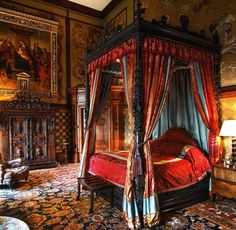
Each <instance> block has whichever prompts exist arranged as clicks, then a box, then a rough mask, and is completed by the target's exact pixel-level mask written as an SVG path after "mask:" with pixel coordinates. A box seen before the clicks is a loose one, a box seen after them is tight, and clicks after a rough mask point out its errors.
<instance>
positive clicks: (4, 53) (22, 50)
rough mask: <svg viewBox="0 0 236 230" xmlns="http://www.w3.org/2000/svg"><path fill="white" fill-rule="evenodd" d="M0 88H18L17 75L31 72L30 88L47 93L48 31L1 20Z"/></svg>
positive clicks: (49, 78) (48, 81) (49, 76)
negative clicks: (13, 24)
mask: <svg viewBox="0 0 236 230" xmlns="http://www.w3.org/2000/svg"><path fill="white" fill-rule="evenodd" d="M0 28H1V29H0V89H17V82H16V81H17V78H16V75H17V74H18V73H20V72H25V73H27V74H29V75H30V90H32V91H41V92H50V87H51V53H50V51H51V47H50V33H47V32H42V31H41V32H39V31H36V30H33V29H30V30H29V29H25V28H22V27H19V28H17V27H16V26H14V27H13V26H12V25H10V24H6V23H0Z"/></svg>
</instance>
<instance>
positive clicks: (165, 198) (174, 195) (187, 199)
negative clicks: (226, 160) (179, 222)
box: [99, 175, 210, 213]
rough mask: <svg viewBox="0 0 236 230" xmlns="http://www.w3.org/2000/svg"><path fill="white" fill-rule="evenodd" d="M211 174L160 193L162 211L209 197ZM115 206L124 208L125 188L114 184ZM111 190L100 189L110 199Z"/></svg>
mask: <svg viewBox="0 0 236 230" xmlns="http://www.w3.org/2000/svg"><path fill="white" fill-rule="evenodd" d="M209 181H210V175H207V176H206V177H205V178H204V179H202V180H200V181H198V182H197V183H195V184H193V185H191V186H189V187H186V188H183V189H178V190H175V191H171V192H164V193H161V194H159V195H158V197H159V204H160V209H161V212H162V213H164V212H169V211H174V210H178V209H181V208H185V207H188V206H190V205H193V204H196V203H199V202H202V201H204V200H208V199H209ZM114 186H115V188H114V206H115V207H116V208H118V209H119V210H122V202H123V191H124V189H123V188H121V187H118V186H116V185H114ZM109 192H110V191H109V190H102V191H100V192H99V193H100V195H101V196H103V197H104V198H105V199H107V200H109V199H110V194H109Z"/></svg>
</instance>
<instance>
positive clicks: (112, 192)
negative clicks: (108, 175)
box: [111, 186, 114, 207]
mask: <svg viewBox="0 0 236 230" xmlns="http://www.w3.org/2000/svg"><path fill="white" fill-rule="evenodd" d="M113 203H114V186H112V187H111V207H113Z"/></svg>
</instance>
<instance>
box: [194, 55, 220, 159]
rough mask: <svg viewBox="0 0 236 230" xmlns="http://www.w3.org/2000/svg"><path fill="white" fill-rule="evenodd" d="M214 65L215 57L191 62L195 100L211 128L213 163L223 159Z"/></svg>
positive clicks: (209, 137) (210, 154)
mask: <svg viewBox="0 0 236 230" xmlns="http://www.w3.org/2000/svg"><path fill="white" fill-rule="evenodd" d="M213 66H214V65H213V57H211V58H210V59H209V60H208V61H207V62H205V63H198V62H191V64H190V67H191V76H192V86H193V93H194V100H195V103H196V105H197V107H198V111H199V112H200V114H201V117H202V120H203V122H204V123H205V125H206V127H207V128H208V129H209V135H208V153H209V159H210V162H211V163H212V164H213V163H215V162H217V161H219V160H220V159H221V148H220V140H219V123H218V119H219V118H218V113H217V105H216V100H215V87H214V78H213V77H214V69H213ZM200 89H202V90H203V93H202V94H200V93H199V92H200ZM204 105H205V106H204Z"/></svg>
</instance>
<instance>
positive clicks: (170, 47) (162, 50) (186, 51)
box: [88, 36, 214, 73]
mask: <svg viewBox="0 0 236 230" xmlns="http://www.w3.org/2000/svg"><path fill="white" fill-rule="evenodd" d="M142 51H143V52H145V53H152V54H163V55H167V56H172V57H175V58H178V59H180V60H187V61H197V62H204V63H209V62H211V63H213V62H214V54H213V53H212V52H210V53H209V52H207V51H205V50H202V49H197V48H193V47H189V46H185V45H182V44H178V43H176V42H173V41H168V40H164V39H160V38H158V37H154V36H152V37H150V36H147V37H145V38H144V43H143V48H142ZM129 53H136V39H135V37H134V38H130V39H129V40H128V41H126V42H124V43H122V44H121V45H119V46H118V47H115V48H113V49H112V50H110V51H108V52H107V53H106V54H103V55H102V56H101V57H99V58H97V59H96V60H94V61H92V62H91V63H89V64H88V73H91V72H93V71H95V70H96V68H102V67H103V66H107V65H109V64H112V63H114V62H116V61H117V59H121V58H122V57H123V56H125V55H127V54H129Z"/></svg>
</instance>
